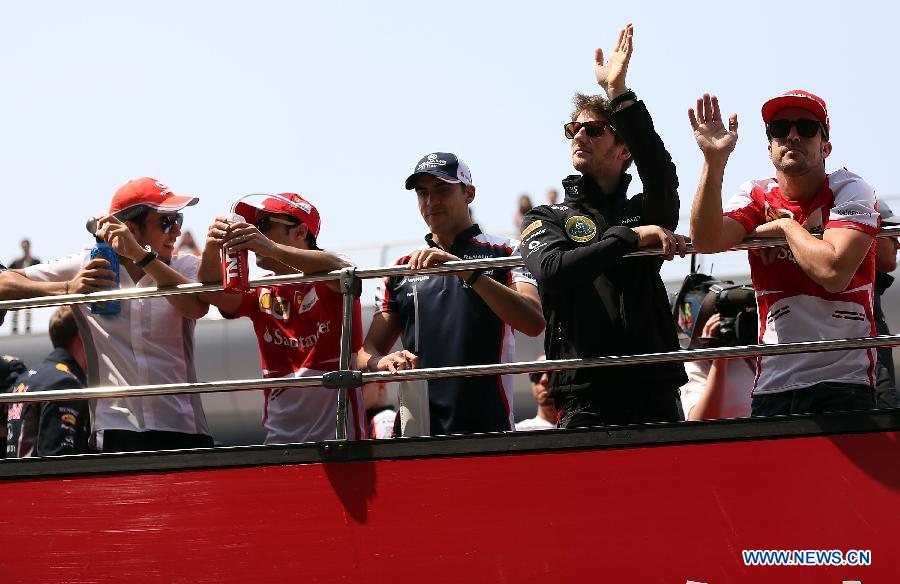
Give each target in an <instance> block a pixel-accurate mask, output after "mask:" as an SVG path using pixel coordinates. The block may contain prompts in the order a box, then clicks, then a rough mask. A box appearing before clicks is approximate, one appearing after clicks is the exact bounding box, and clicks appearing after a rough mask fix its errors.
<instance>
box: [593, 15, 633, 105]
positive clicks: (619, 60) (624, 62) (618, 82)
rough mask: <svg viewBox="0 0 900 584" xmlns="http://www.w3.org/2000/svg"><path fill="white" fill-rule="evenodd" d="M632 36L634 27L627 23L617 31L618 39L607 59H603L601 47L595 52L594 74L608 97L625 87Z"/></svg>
mask: <svg viewBox="0 0 900 584" xmlns="http://www.w3.org/2000/svg"><path fill="white" fill-rule="evenodd" d="M633 37H634V27H633V26H632V25H631V23H629V24H627V25H625V28H623V29H622V30H620V31H619V40H618V41H616V46H615V48H614V49H613V52H612V55H610V57H609V60H608V61H606V62H604V61H603V49H597V52H596V54H595V61H596V63H595V65H594V74H595V75H596V76H597V83H599V84H600V87H602V88H603V90H604V91H606V95H607V96H608V97H609V98H610V99H612V98H613V97H615V96H616V95H618V94H619V93H622V92H623V91H625V89H626V85H625V74H626V73H628V62H629V61H631V52H632V51H633V50H634V44H633V43H632V39H633Z"/></svg>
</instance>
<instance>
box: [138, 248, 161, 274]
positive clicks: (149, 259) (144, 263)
mask: <svg viewBox="0 0 900 584" xmlns="http://www.w3.org/2000/svg"><path fill="white" fill-rule="evenodd" d="M158 255H159V254H157V253H156V252H155V251H148V252H147V255H145V256H144V257H142V258H141V259H140V260H138V261H136V262H134V265H136V266H137V267H139V268H141V269H142V270H143V269H144V268H145V267H147V264H149V263H150V262H152V261H153V260H155V259H156V258H157V256H158Z"/></svg>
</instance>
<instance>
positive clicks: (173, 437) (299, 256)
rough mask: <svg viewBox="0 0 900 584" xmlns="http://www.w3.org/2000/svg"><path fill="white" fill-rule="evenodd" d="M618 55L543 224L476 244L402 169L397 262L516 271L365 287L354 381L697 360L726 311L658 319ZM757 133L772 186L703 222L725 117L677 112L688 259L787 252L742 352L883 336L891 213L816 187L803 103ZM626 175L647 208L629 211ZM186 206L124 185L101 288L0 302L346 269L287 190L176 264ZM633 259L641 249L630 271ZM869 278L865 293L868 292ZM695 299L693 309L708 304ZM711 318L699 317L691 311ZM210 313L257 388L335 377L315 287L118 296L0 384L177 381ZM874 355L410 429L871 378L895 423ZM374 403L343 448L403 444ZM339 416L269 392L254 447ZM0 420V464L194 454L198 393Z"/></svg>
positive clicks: (22, 412)
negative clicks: (419, 239)
mask: <svg viewBox="0 0 900 584" xmlns="http://www.w3.org/2000/svg"><path fill="white" fill-rule="evenodd" d="M633 42H634V36H633V29H632V27H631V25H628V26H627V27H625V28H624V29H623V30H622V31H621V32H620V34H619V37H618V40H617V42H616V46H615V48H614V49H613V51H612V52H611V53H610V54H609V55H608V56H607V55H604V53H603V51H602V50H600V49H598V50H597V52H596V55H595V68H594V72H595V76H596V80H597V83H598V84H599V86H600V87H601V88H602V90H603V95H583V94H580V93H579V94H576V96H575V100H574V105H575V108H574V111H573V112H572V115H571V119H570V120H569V121H568V122H566V123H565V124H564V125H563V131H564V133H565V136H566V137H567V138H568V139H569V140H570V144H571V155H572V165H573V167H574V170H575V171H576V173H575V174H572V175H570V176H567V177H565V178H564V179H563V180H562V187H563V193H564V194H563V199H562V200H561V201H558V200H556V193H555V191H554V192H551V193H549V194H548V198H549V200H548V204H544V205H538V206H534V207H532V205H531V201H530V200H526V198H525V197H523V198H522V200H521V201H520V205H519V207H520V208H519V211H518V213H517V216H516V221H517V222H519V225H520V227H521V231H520V237H519V239H518V240H513V239H509V238H505V237H498V236H495V235H490V234H487V233H484V232H483V231H482V230H481V229H480V227H479V226H478V225H477V224H476V223H474V222H473V220H472V216H471V214H470V212H469V205H470V204H471V203H472V202H473V200H474V199H475V197H476V188H475V182H474V180H473V175H472V172H471V170H470V168H469V167H468V165H467V164H466V163H465V162H464V161H463V160H462V159H461V158H460V157H459V156H458V155H456V154H454V153H450V152H432V153H429V154H427V155H425V156H423V157H422V158H421V159H420V160H419V161H418V162H417V163H416V164H415V166H414V167H413V170H412V172H411V173H410V175H409V176H408V177H406V180H405V183H404V185H405V188H406V190H408V191H414V192H415V195H416V196H415V201H416V202H417V204H418V208H419V211H420V213H421V216H422V218H423V220H424V224H425V228H426V230H427V233H426V234H425V244H424V245H423V246H422V247H420V248H417V249H415V250H412V251H410V253H408V254H405V255H403V256H402V257H401V258H399V259H398V260H397V262H396V264H397V265H405V266H409V267H410V268H412V269H421V268H429V267H434V266H438V265H441V264H443V263H446V262H449V261H454V260H461V259H485V258H505V257H510V256H515V255H521V256H522V257H523V259H524V264H525V265H524V266H521V267H514V268H509V267H495V268H490V269H476V270H471V271H465V272H462V273H454V274H419V275H412V276H394V277H388V278H385V279H384V280H383V281H382V282H381V283H380V285H379V288H378V292H377V297H376V310H375V314H374V317H373V320H372V322H371V323H370V325H369V326H368V329H367V331H368V332H367V334H366V335H365V336H363V335H362V331H363V326H362V322H361V310H360V303H359V299H358V298H357V299H356V302H355V306H354V311H353V321H354V326H353V331H354V335H353V338H352V339H351V348H352V350H353V352H354V359H353V362H352V363H351V366H352V367H353V368H355V369H358V370H360V371H364V372H365V371H368V372H375V371H386V372H399V371H403V370H407V369H414V368H423V367H444V366H459V365H483V364H494V363H498V362H499V363H508V362H512V361H514V360H515V354H514V350H515V347H514V341H513V339H514V336H513V331H514V330H515V331H520V332H522V333H524V334H526V335H529V336H533V337H534V336H538V335H540V334H542V333H543V334H544V348H545V353H546V358H547V359H549V360H556V359H569V358H583V357H597V356H605V355H624V354H642V353H663V352H669V351H676V350H678V349H679V348H681V344H680V339H679V332H681V333H685V334H684V335H682V337H684V336H687V337H690V338H692V340H696V339H697V338H701V339H707V340H708V341H709V340H710V339H715V338H717V337H718V336H719V331H720V330H722V329H724V328H726V327H727V326H730V325H727V324H726V317H725V315H724V314H722V315H718V314H715V313H714V312H712V313H711V312H710V310H708V309H700V310H699V312H698V313H697V314H694V315H693V317H696V318H692V319H691V320H692V323H691V324H692V327H689V328H687V329H685V327H683V326H682V327H681V330H680V331H679V325H678V323H677V322H676V319H675V318H673V310H672V307H671V306H670V304H669V299H668V294H667V291H666V288H665V286H664V284H663V282H662V279H661V277H660V268H661V266H662V263H663V262H664V261H666V260H671V259H672V258H673V257H674V256H675V255H681V256H683V255H684V254H685V253H686V242H687V241H688V238H687V237H685V236H684V235H680V234H677V233H675V232H674V230H675V229H676V225H677V223H678V216H679V209H680V199H679V190H678V189H679V180H678V176H677V173H676V168H675V164H674V163H673V161H672V158H671V156H670V154H669V152H668V151H667V149H666V146H665V144H664V142H663V140H662V138H661V137H660V136H659V134H658V133H657V132H656V129H655V127H654V124H653V119H652V117H651V115H650V112H649V110H648V108H647V106H646V104H645V103H644V102H643V101H641V100H640V99H639V98H638V95H637V93H636V92H635V91H634V90H633V89H631V88H629V87H628V85H627V84H626V76H627V71H628V67H629V65H630V61H631V57H632V52H633ZM762 121H763V124H764V127H765V132H766V137H767V139H768V151H769V157H770V159H771V162H772V164H773V166H774V174H775V177H774V178H765V179H760V180H751V181H748V182H746V183H744V184H742V185H741V186H740V187H739V189H738V193H737V194H736V195H734V196H733V197H731V198H730V199H729V200H727V201H726V202H725V203H724V204H723V198H722V188H723V184H722V183H723V177H724V170H725V166H726V164H727V161H728V157H729V155H730V154H731V152H732V151H733V150H734V148H735V146H736V144H737V139H738V133H737V131H738V120H737V116H736V115H735V114H732V115H731V116H730V117H728V118H727V119H723V115H722V113H721V110H720V105H719V102H718V100H717V98H716V96H714V95H711V94H703V95H702V96H701V97H700V98H699V99H698V100H697V103H696V107H695V108H691V109H690V111H689V122H690V125H691V127H692V129H693V132H694V136H695V138H696V141H697V145H698V146H699V148H700V150H701V152H702V156H703V167H702V173H701V177H700V181H699V184H698V186H697V190H696V195H695V198H694V203H693V206H692V209H691V221H690V241H692V243H693V245H694V247H695V249H696V250H697V251H699V252H702V253H715V252H720V251H725V250H728V249H730V248H732V247H734V246H735V245H736V244H738V243H739V242H741V240H743V239H744V238H746V237H748V236H754V237H777V238H783V239H784V240H786V244H785V245H780V246H775V247H771V248H766V249H761V250H754V251H750V252H749V254H748V257H749V264H750V273H751V279H752V282H753V291H752V294H753V296H755V307H754V308H755V309H756V311H757V312H756V314H757V315H758V325H757V331H758V340H759V342H761V343H765V344H777V343H782V342H792V341H808V340H819V339H838V338H851V337H866V336H872V335H874V334H876V331H879V332H883V330H882V328H881V327H883V317H882V318H881V320H880V321H879V319H878V317H877V314H878V312H879V310H880V308H879V307H878V305H877V304H876V298H877V295H878V294H879V293H880V291H883V290H884V288H885V287H886V286H888V285H890V276H888V275H887V272H888V271H890V270H892V269H893V268H894V267H896V255H895V254H896V251H897V240H896V239H895V238H893V239H889V238H885V239H884V240H883V241H882V242H879V243H878V244H877V245H876V238H875V235H876V234H877V233H878V231H879V228H880V226H881V225H883V224H884V222H885V221H886V220H887V219H890V218H891V217H892V215H891V214H890V212H889V211H888V210H887V209H886V207H885V205H884V204H883V203H878V202H877V201H876V198H875V192H874V189H873V187H872V186H870V185H869V184H868V183H866V182H865V181H864V180H863V179H862V178H861V177H859V176H857V175H855V174H853V173H852V172H850V171H848V170H846V169H840V170H837V171H835V172H832V173H827V172H826V170H825V160H826V158H827V157H828V156H829V154H830V153H831V143H830V142H829V136H830V132H831V120H830V119H829V117H828V110H827V107H826V104H825V101H824V100H823V99H821V98H819V97H817V96H815V95H813V94H812V93H809V92H806V91H801V90H794V91H789V92H787V93H785V94H782V95H778V96H776V97H774V98H772V99H770V100H768V101H766V102H765V103H764V104H763V106H762ZM632 165H633V166H634V167H635V169H636V170H637V173H638V175H639V176H640V179H641V183H642V185H643V192H641V193H638V194H636V195H633V196H630V197H629V196H628V191H629V188H630V182H631V179H632V176H631V175H630V174H629V173H628V172H627V171H628V170H629V169H630V168H631V167H632ZM398 178H399V177H398ZM197 200H198V199H197V198H196V197H193V196H190V195H178V194H175V193H174V192H173V191H172V190H171V189H169V188H168V187H167V186H166V185H164V184H162V183H161V182H159V181H157V180H155V179H152V178H146V177H145V178H140V179H135V180H132V181H129V182H128V183H127V184H125V185H123V186H122V187H121V188H119V189H118V190H117V191H116V193H115V194H114V196H113V198H112V201H111V204H110V207H109V212H108V214H107V215H105V216H104V217H100V218H99V219H98V231H97V237H98V241H103V242H106V244H108V245H109V246H110V247H111V248H112V249H113V250H114V251H115V253H116V254H117V257H118V259H119V269H118V271H116V270H115V269H113V268H114V267H115V266H113V265H112V264H111V262H110V261H109V260H108V259H104V258H103V257H100V256H96V257H92V255H93V254H91V253H89V250H83V251H80V252H77V253H75V254H74V255H72V256H69V257H68V258H65V259H62V260H57V261H54V262H52V263H47V264H42V263H36V264H34V265H22V266H18V267H17V268H16V269H11V270H8V271H4V272H3V273H0V298H2V299H4V300H8V299H18V298H28V297H34V296H49V295H61V294H72V293H90V292H96V291H100V290H108V289H110V288H112V287H114V286H115V285H116V283H118V286H119V287H121V288H132V287H144V286H170V285H176V284H182V283H188V282H195V281H197V282H206V283H209V282H221V281H222V254H223V251H224V252H236V251H244V250H247V251H252V252H254V254H255V257H256V262H257V264H258V265H259V266H260V267H262V268H264V269H266V270H269V272H270V273H272V274H276V275H286V274H294V273H298V272H303V273H316V272H326V271H332V270H336V269H340V268H342V267H345V266H349V265H351V259H350V258H347V257H344V256H342V255H338V254H335V253H333V252H329V251H327V250H323V249H321V248H320V247H319V245H318V243H317V242H318V239H319V235H320V230H321V227H322V218H321V217H320V215H319V212H318V210H317V209H316V207H315V205H314V204H313V203H312V202H311V201H310V200H309V199H308V198H306V197H304V196H301V195H299V194H296V193H280V194H278V195H273V196H268V197H266V198H264V199H263V200H261V201H259V202H256V203H250V202H242V203H241V204H240V205H238V208H236V212H237V213H238V215H239V218H235V217H226V216H224V215H223V216H220V217H216V218H215V219H214V220H213V221H212V222H211V224H210V226H209V228H208V231H207V235H206V240H205V245H204V246H203V249H202V251H201V250H200V249H199V248H198V247H197V246H194V247H193V250H191V251H189V250H186V249H185V250H182V253H176V248H175V245H176V240H177V238H178V236H179V235H180V227H181V224H182V219H183V216H182V211H183V210H185V209H186V208H187V207H189V206H191V205H194V204H196V203H197ZM410 204H412V202H410ZM817 235H818V236H819V237H817ZM882 247H883V248H884V250H883V257H882V256H879V257H882V260H878V259H876V248H878V249H881V248H882ZM641 249H658V250H660V253H658V254H656V255H641V256H638V257H626V256H628V255H629V254H631V253H632V252H635V251H638V250H641ZM889 258H891V259H889ZM876 268H877V269H878V272H877V274H883V275H878V276H876ZM710 293H711V294H713V296H710V298H713V299H715V298H719V297H720V295H721V294H722V292H721V291H720V290H718V289H711V290H710ZM707 304H708V305H709V306H712V305H713V303H711V302H710V303H707V302H706V301H705V298H704V302H703V303H702V305H707ZM210 306H215V307H216V309H217V310H218V311H219V312H220V313H221V314H222V315H223V316H224V317H225V318H248V319H250V321H251V322H252V324H253V329H254V331H255V334H256V337H257V339H258V345H259V352H260V355H261V360H262V368H263V370H262V375H263V376H264V377H266V378H273V379H278V378H296V377H304V376H318V375H321V374H323V373H325V372H328V371H334V370H337V369H338V368H339V355H340V336H341V321H342V296H341V293H340V290H339V288H338V283H337V282H334V281H329V282H314V283H300V284H278V285H270V286H264V287H259V288H255V289H247V290H238V291H236V292H235V291H230V290H225V291H221V292H205V293H200V294H190V295H178V296H166V297H159V298H145V299H137V300H132V301H129V302H122V303H121V308H120V309H119V310H118V311H117V312H116V313H115V314H107V313H103V311H95V310H94V309H92V307H91V306H90V305H85V304H78V305H75V306H73V307H72V308H71V309H61V310H60V311H58V312H57V314H56V315H55V316H54V321H53V322H51V338H52V339H53V344H54V347H55V348H54V352H53V353H51V355H50V356H49V357H48V359H47V361H45V362H44V363H43V364H42V365H41V367H40V368H39V369H38V370H36V371H28V370H27V368H25V367H24V366H23V365H22V364H21V363H19V362H17V361H16V360H14V359H12V358H7V359H6V360H5V361H4V369H3V371H2V373H3V375H4V377H5V378H6V379H7V385H8V386H9V390H10V391H40V390H42V389H48V388H60V387H81V386H84V385H88V386H110V385H112V386H133V385H155V384H166V383H183V382H192V381H195V373H194V364H193V343H194V335H193V332H194V324H195V322H196V320H197V319H199V318H201V317H202V316H204V315H205V314H207V312H208V311H209V308H210ZM698 307H699V306H698ZM704 312H706V314H703V313H704ZM683 315H684V313H682V316H683ZM701 317H702V318H701ZM545 329H546V330H545ZM54 330H56V332H54ZM398 341H399V343H400V348H399V350H394V347H395V344H396V343H397V342H398ZM886 355H887V356H886V357H885V355H884V354H882V355H880V359H879V355H876V351H875V350H874V349H852V350H844V351H834V352H828V353H809V354H803V355H792V356H765V357H758V358H755V359H750V360H741V361H735V362H734V363H729V365H728V367H724V366H721V365H720V364H719V363H710V364H707V366H705V367H702V366H701V367H700V368H699V369H697V370H695V371H693V372H692V375H691V376H690V379H689V376H688V375H687V373H686V370H685V367H684V365H682V364H681V363H675V362H669V363H659V364H652V365H648V364H641V365H625V366H618V367H603V368H581V369H569V370H564V371H549V372H546V373H535V374H532V375H531V382H532V386H533V395H534V397H535V401H536V404H537V412H536V416H535V417H534V418H532V419H529V420H525V421H522V422H520V424H518V425H517V424H516V423H515V421H514V419H513V416H512V411H513V409H512V399H513V396H512V380H511V376H510V375H489V376H477V377H454V378H447V379H433V380H430V381H428V382H427V384H425V385H426V388H427V389H426V391H427V396H428V399H427V401H428V406H429V407H428V419H427V423H428V427H429V428H430V431H429V433H430V434H433V435H439V434H459V433H480V432H504V431H514V430H534V429H545V428H576V427H593V426H609V425H621V424H638V423H646V422H677V421H680V420H684V419H685V418H686V417H687V418H688V419H704V418H711V417H721V416H734V415H744V416H746V415H752V416H773V415H781V414H796V413H818V412H829V411H846V410H865V409H872V408H874V407H876V391H875V387H876V381H878V383H880V382H881V381H880V380H881V379H882V377H883V378H884V380H885V381H884V383H885V385H884V388H885V389H884V390H883V391H882V390H879V393H878V395H879V396H881V397H879V399H878V405H885V404H887V405H895V404H896V390H895V388H894V384H893V379H892V378H893V368H892V366H890V367H889V365H888V364H889V363H890V352H889V350H888V351H887V353H886ZM879 363H881V365H879ZM888 381H889V383H890V385H889V387H888ZM385 396H386V394H385V392H384V387H383V386H381V385H373V386H371V387H369V388H367V389H366V391H363V389H362V388H357V389H354V390H351V391H350V392H349V408H348V410H349V411H348V423H347V430H348V436H349V437H350V438H352V439H361V438H366V437H379V438H380V437H389V436H397V435H399V433H400V429H401V428H400V427H401V417H400V416H398V415H394V412H393V408H392V407H391V406H390V404H388V403H387V402H386V397H385ZM336 397H337V390H334V389H328V388H324V387H317V388H305V389H302V390H297V389H293V390H292V389H273V390H268V391H266V396H265V406H264V412H263V424H264V426H265V429H266V440H265V442H266V443H267V444H284V443H294V442H306V441H319V440H324V439H328V438H332V437H333V436H334V433H335V419H336V404H337V399H336ZM891 400H893V401H891ZM725 404H727V406H728V407H725ZM367 414H368V415H367ZM6 420H7V424H8V429H7V436H8V438H9V440H8V444H7V449H6V452H7V453H8V455H10V456H23V455H27V454H37V455H43V454H59V453H69V452H83V451H99V452H115V451H136V450H156V449H174V448H195V447H208V446H212V445H213V438H212V436H211V435H210V431H209V428H208V425H207V423H206V418H205V415H204V412H203V407H202V403H201V402H200V399H199V397H198V396H197V395H196V394H194V395H171V396H133V397H121V398H105V399H98V400H95V401H93V402H91V403H86V402H85V403H76V402H65V403H62V404H60V405H54V404H52V403H47V404H44V405H41V406H36V405H35V406H30V407H18V406H11V407H9V408H8V412H7V415H6ZM88 420H89V423H88V422H87V421H88ZM42 432H44V434H42Z"/></svg>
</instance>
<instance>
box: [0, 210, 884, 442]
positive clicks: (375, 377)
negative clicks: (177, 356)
mask: <svg viewBox="0 0 900 584" xmlns="http://www.w3.org/2000/svg"><path fill="white" fill-rule="evenodd" d="M877 236H878V237H898V236H900V226H898V227H886V228H884V229H882V230H881V232H880V233H878V234H877ZM817 237H821V235H817ZM786 244H787V242H786V241H785V240H784V239H780V238H760V239H747V240H744V241H743V242H741V243H740V244H739V245H737V246H735V247H734V248H732V250H743V249H758V248H765V247H777V246H783V245H786ZM687 253H689V254H694V253H698V252H697V251H696V250H694V248H693V246H692V245H690V244H689V245H688V249H687ZM661 254H662V251H661V250H660V249H658V248H657V249H645V250H639V251H636V252H633V253H630V254H628V255H627V256H626V257H639V256H653V255H661ZM523 263H524V262H523V260H522V258H521V257H518V256H513V257H508V258H493V259H478V260H460V261H453V262H447V263H445V264H441V265H439V266H435V267H432V268H422V269H419V270H412V269H410V268H408V267H406V266H392V267H385V268H372V269H363V270H359V269H356V268H355V267H349V268H344V269H342V270H335V271H333V272H327V273H321V274H312V275H305V274H289V275H283V276H268V277H265V278H257V279H253V280H251V281H250V286H251V287H260V286H271V285H276V284H294V283H303V282H325V281H331V280H339V281H340V283H341V294H342V295H343V299H344V301H343V311H342V312H343V314H342V318H343V322H342V327H341V353H340V369H339V370H338V371H331V372H328V373H325V374H324V375H320V376H314V377H301V378H277V379H248V380H239V381H209V382H199V383H172V384H163V385H137V386H125V387H92V388H85V389H70V390H54V391H42V392H35V393H27V392H26V393H12V394H0V404H8V403H25V402H41V401H61V400H75V399H98V398H113V397H126V396H144V395H147V396H150V395H171V394H179V393H210V392H224V391H242V390H248V389H273V388H301V387H314V386H320V385H322V386H325V387H329V388H337V389H338V403H337V430H336V433H335V437H336V438H337V439H338V440H346V438H347V425H346V420H347V390H348V389H349V388H351V387H359V386H361V385H363V384H365V383H370V382H373V381H412V380H419V379H442V378H447V377H471V376H481V375H498V374H508V373H530V372H535V371H559V370H566V369H583V368H588V367H608V366H615V365H635V364H640V363H643V364H649V363H666V362H686V361H703V360H708V359H732V358H738V357H755V356H766V355H790V354H795V353H810V352H815V351H839V350H847V349H861V348H872V347H884V346H894V345H900V334H898V335H882V336H877V337H863V338H855V339H835V340H822V341H807V342H796V343H785V344H779V345H746V346H741V347H719V348H712V349H694V350H689V351H688V350H682V351H671V352H667V353H649V354H643V355H624V356H607V357H592V358H583V359H557V360H549V361H522V362H518V363H500V364H496V365H462V366H456V367H434V368H428V369H417V370H405V371H400V372H398V373H387V372H377V373H361V372H359V371H353V370H351V368H350V367H351V363H352V354H351V344H350V339H351V338H352V334H353V304H354V298H355V296H356V295H358V293H359V292H358V290H359V281H360V280H362V279H367V278H383V277H391V276H408V275H414V274H449V273H455V272H464V271H469V270H473V269H477V268H501V267H502V268H507V267H517V266H521V265H523ZM220 290H222V285H221V284H201V283H198V284H182V285H179V286H170V287H159V288H131V289H128V290H112V291H106V292H94V293H91V294H66V295H61V296H43V297H36V298H30V299H27V300H8V301H2V302H0V310H5V309H10V310H12V309H18V308H37V307H45V306H59V305H63V304H83V303H90V302H99V301H103V300H132V299H135V298H150V297H156V296H174V295H179V294H196V293H199V292H215V291H220Z"/></svg>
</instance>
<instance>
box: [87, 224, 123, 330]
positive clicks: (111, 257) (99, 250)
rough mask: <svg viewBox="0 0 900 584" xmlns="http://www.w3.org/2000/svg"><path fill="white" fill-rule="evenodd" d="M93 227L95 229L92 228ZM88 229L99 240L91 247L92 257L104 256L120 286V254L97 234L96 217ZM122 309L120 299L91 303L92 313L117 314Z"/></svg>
mask: <svg viewBox="0 0 900 584" xmlns="http://www.w3.org/2000/svg"><path fill="white" fill-rule="evenodd" d="M91 227H93V229H92V228H91ZM87 230H88V231H89V232H91V234H92V235H94V238H95V239H96V240H97V243H95V244H94V247H92V248H91V259H94V258H103V259H105V260H106V261H108V262H109V266H107V268H108V269H110V270H112V271H113V272H115V274H116V277H115V281H116V285H115V288H118V287H119V254H117V253H116V252H115V251H114V250H113V248H111V247H110V246H109V244H108V243H106V242H105V241H103V240H102V239H100V238H99V237H97V236H96V233H97V222H96V220H95V219H91V220H89V221H88V223H87ZM121 311H122V303H121V302H120V301H119V300H107V301H106V302H94V303H92V304H91V313H92V314H102V315H106V316H115V315H116V314H119V312H121Z"/></svg>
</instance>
